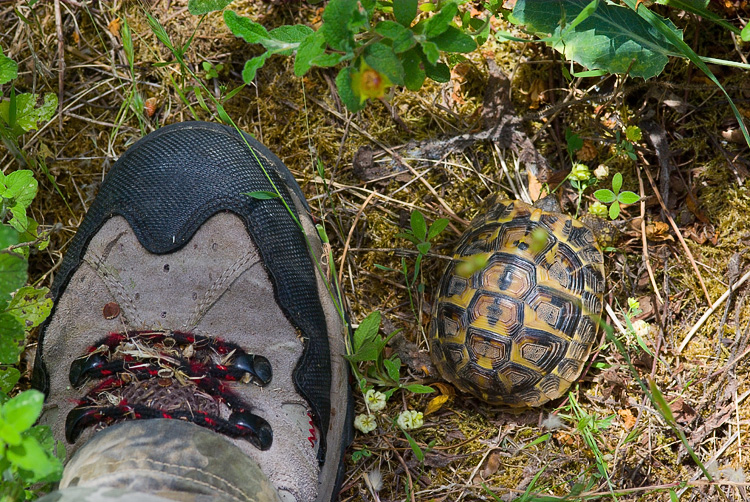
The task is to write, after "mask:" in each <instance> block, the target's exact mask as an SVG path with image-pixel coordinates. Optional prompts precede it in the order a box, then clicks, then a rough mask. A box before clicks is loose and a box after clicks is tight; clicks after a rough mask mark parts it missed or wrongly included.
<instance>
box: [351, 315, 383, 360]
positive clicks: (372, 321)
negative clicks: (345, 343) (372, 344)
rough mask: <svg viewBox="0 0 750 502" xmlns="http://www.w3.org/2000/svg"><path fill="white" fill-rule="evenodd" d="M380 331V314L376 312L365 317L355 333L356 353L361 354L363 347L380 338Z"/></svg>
mask: <svg viewBox="0 0 750 502" xmlns="http://www.w3.org/2000/svg"><path fill="white" fill-rule="evenodd" d="M378 330H380V312H379V311H377V310H375V311H373V312H371V313H370V315H368V316H367V317H365V318H364V319H363V320H362V322H361V323H359V326H358V327H357V329H356V330H355V331H354V352H355V353H356V352H359V349H360V348H361V347H362V345H363V344H364V343H365V342H366V341H369V340H372V339H374V338H375V337H377V336H378Z"/></svg>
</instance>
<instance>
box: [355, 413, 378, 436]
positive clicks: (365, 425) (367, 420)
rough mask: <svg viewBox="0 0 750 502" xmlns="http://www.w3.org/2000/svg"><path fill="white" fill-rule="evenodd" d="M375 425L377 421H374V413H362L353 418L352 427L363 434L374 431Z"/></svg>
mask: <svg viewBox="0 0 750 502" xmlns="http://www.w3.org/2000/svg"><path fill="white" fill-rule="evenodd" d="M377 426H378V423H377V422H376V421H375V415H370V414H367V415H366V414H364V413H362V414H361V415H357V416H356V417H355V418H354V427H355V428H356V429H357V430H359V431H361V432H364V433H365V434H367V433H368V432H372V431H374V430H375V428H376V427H377Z"/></svg>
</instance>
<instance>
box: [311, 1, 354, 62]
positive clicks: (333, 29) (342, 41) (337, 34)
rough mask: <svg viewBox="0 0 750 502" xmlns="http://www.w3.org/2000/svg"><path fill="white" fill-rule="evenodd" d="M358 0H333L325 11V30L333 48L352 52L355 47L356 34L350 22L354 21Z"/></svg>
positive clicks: (327, 39)
mask: <svg viewBox="0 0 750 502" xmlns="http://www.w3.org/2000/svg"><path fill="white" fill-rule="evenodd" d="M356 9H357V0H331V1H330V2H328V5H326V8H325V10H324V11H323V26H321V28H320V31H322V32H323V35H324V36H325V39H326V42H328V45H330V46H331V48H333V49H335V50H338V51H343V52H351V51H352V49H353V48H354V35H353V34H352V31H351V28H350V24H351V22H352V21H353V18H354V13H355V10H356Z"/></svg>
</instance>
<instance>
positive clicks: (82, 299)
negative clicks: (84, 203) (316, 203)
mask: <svg viewBox="0 0 750 502" xmlns="http://www.w3.org/2000/svg"><path fill="white" fill-rule="evenodd" d="M246 142H247V143H246ZM269 179H270V180H271V181H272V183H271V182H270V181H269ZM274 187H275V188H277V189H278V191H279V192H280V194H281V198H278V197H277V196H275V188H274ZM251 192H258V193H260V195H257V194H256V196H255V197H253V196H249V195H247V194H248V193H251ZM290 213H291V214H290ZM320 257H321V243H320V240H319V238H318V236H317V232H316V229H315V227H314V225H313V222H312V220H311V217H310V215H309V207H308V205H307V203H306V202H305V199H304V196H303V195H302V192H301V190H300V188H299V186H298V185H297V183H296V182H295V180H294V178H293V177H292V175H291V173H290V172H289V171H288V169H287V168H286V167H285V166H284V164H283V163H282V162H281V161H280V160H279V159H278V157H276V156H275V155H273V154H272V153H271V152H270V151H269V150H268V149H266V148H265V147H264V146H263V145H261V144H260V143H258V142H257V141H255V140H254V139H253V138H251V137H250V136H248V135H246V134H243V135H240V134H238V133H237V132H235V130H234V129H232V128H229V127H226V126H221V125H216V124H209V123H203V122H187V123H181V124H175V125H171V126H166V127H163V128H161V129H159V130H158V131H156V132H154V133H152V134H149V135H148V136H146V137H145V138H143V139H141V140H140V141H138V142H137V143H136V144H135V145H133V146H132V147H131V148H130V149H129V150H128V151H127V152H126V153H125V154H124V155H123V156H122V157H121V158H120V159H119V160H118V161H117V162H116V163H115V165H114V166H113V167H112V170H111V171H110V172H109V173H108V174H107V176H106V178H105V180H104V182H103V184H102V186H101V189H100V191H99V194H98V196H97V198H96V200H95V201H94V203H93V204H92V206H91V209H90V210H89V212H88V214H87V215H86V217H85V219H84V220H83V223H82V224H81V226H80V228H79V230H78V233H77V234H76V236H75V238H74V239H73V241H72V242H71V244H70V246H69V248H68V251H67V254H66V255H65V258H64V260H63V263H62V265H61V267H60V270H59V272H58V273H57V275H56V276H55V280H54V284H53V286H52V295H53V297H54V300H55V305H54V308H53V310H52V313H51V315H50V317H49V319H48V320H47V321H46V323H45V325H44V326H43V329H42V331H41V335H40V339H39V346H38V350H37V354H36V361H35V365H34V371H33V383H34V386H35V387H36V388H38V389H40V390H42V391H43V392H45V394H46V396H47V403H46V405H45V409H44V412H43V414H42V418H41V420H40V421H41V423H42V424H47V425H50V426H51V427H52V429H53V432H54V435H55V437H56V438H57V439H58V440H60V441H64V442H65V445H66V448H67V452H68V458H70V457H71V455H73V453H74V452H75V451H76V450H78V449H79V447H80V446H81V445H84V444H86V443H87V442H88V441H89V440H90V439H91V438H92V436H93V437H94V438H95V440H94V441H92V442H91V444H95V443H96V444H98V443H97V441H96V438H97V437H98V436H99V435H104V434H107V431H111V433H110V434H109V436H117V441H119V443H118V444H119V445H120V446H118V447H117V448H115V449H116V450H117V451H118V452H120V451H121V453H117V454H112V453H111V451H110V453H109V454H108V455H110V456H114V458H111V459H109V460H100V459H99V458H98V457H97V455H99V454H101V455H104V451H106V450H107V449H109V450H111V449H112V448H113V447H112V446H111V444H110V445H109V446H102V447H101V448H100V450H96V448H99V447H98V446H97V447H89V448H84V450H86V453H85V454H84V453H83V451H81V452H80V454H81V455H83V456H85V457H86V462H88V463H89V464H91V465H96V464H101V463H106V462H111V463H112V465H114V464H115V463H117V462H127V461H128V455H131V456H132V455H135V454H134V453H132V452H130V453H128V447H127V445H128V444H130V443H129V441H130V439H129V436H128V434H133V435H134V437H136V436H137V437H139V438H141V439H138V440H137V441H136V440H134V442H135V443H138V444H139V445H140V444H142V443H143V441H142V436H143V435H144V434H145V435H148V434H149V433H150V429H151V427H149V426H147V424H148V423H149V422H138V423H139V424H143V425H144V426H146V427H145V429H144V427H140V428H139V429H138V432H129V431H130V430H131V429H132V430H135V429H134V428H131V429H128V427H127V425H126V424H128V423H131V422H130V421H131V420H136V421H137V419H160V420H158V421H154V422H153V423H154V427H153V430H154V431H158V430H162V428H163V427H167V428H169V427H170V426H169V425H168V424H169V423H172V424H176V425H175V427H173V428H172V429H173V431H172V434H175V432H174V431H176V430H178V429H179V430H180V431H181V432H180V433H179V434H182V435H183V436H181V437H186V436H185V435H189V436H190V438H191V439H192V435H191V433H190V432H189V431H191V430H200V431H201V433H203V429H206V430H211V431H215V432H216V433H218V434H220V435H221V436H223V437H224V438H226V439H227V440H228V441H229V442H230V443H232V444H233V445H234V446H230V445H228V444H226V443H219V444H220V445H221V444H225V445H226V448H227V449H226V451H227V452H235V451H239V450H241V452H242V453H243V454H244V455H246V456H247V457H249V458H250V459H251V460H252V461H254V462H257V464H258V465H259V466H260V470H261V471H262V473H263V474H264V475H265V476H267V478H268V480H270V483H271V485H273V487H275V489H276V490H277V492H278V495H279V497H280V498H281V499H282V500H284V501H287V500H289V501H298V502H301V501H311V500H331V499H332V498H335V497H336V495H337V492H338V486H339V483H340V480H341V476H340V475H341V473H342V459H343V450H344V448H345V447H346V446H347V445H348V444H349V442H350V439H351V428H350V424H351V413H352V409H351V395H350V389H349V387H348V383H347V376H348V373H347V371H348V369H347V366H346V362H345V360H344V358H343V355H344V353H345V348H344V336H345V335H344V325H343V323H342V315H340V313H339V310H338V309H337V307H336V302H334V301H333V300H332V297H331V294H330V293H329V289H328V288H327V287H326V283H325V281H324V279H323V277H322V275H321V274H322V273H325V271H324V270H323V269H322V268H321V265H320V264H321V261H320ZM338 303H340V302H338ZM161 419H168V420H167V421H166V423H167V425H164V422H165V421H164V420H161ZM169 419H171V422H170V420H169ZM178 422H179V423H178ZM184 422H191V423H192V424H195V425H191V424H184ZM113 424H118V425H117V426H116V427H112V428H111V429H105V430H104V431H101V432H98V431H100V430H101V429H104V428H106V427H108V426H110V425H113ZM156 424H159V427H156ZM184 426H187V427H188V429H186V430H187V431H188V432H184V431H183V429H184V428H185V427H184ZM199 427H200V428H203V429H200V428H199ZM115 429H117V431H116V434H115ZM157 433H158V432H154V434H157ZM209 436H210V437H211V438H213V437H214V435H209ZM197 437H198V435H196V438H197ZM216 437H218V436H216ZM110 439H111V438H110ZM196 441H197V439H196ZM220 441H224V440H223V439H221V440H220ZM99 443H106V441H99ZM135 443H133V444H134V446H133V448H136V446H135ZM185 443H186V444H188V443H189V444H190V445H193V446H194V442H190V441H187V438H186V441H185ZM170 444H171V445H172V446H170V447H164V448H158V447H157V448H153V447H151V448H150V449H153V450H164V449H170V450H174V449H175V448H174V442H172V443H170ZM123 445H124V446H123ZM193 446H186V448H190V447H193ZM212 448H213V447H212ZM237 448H239V450H237ZM92 449H93V450H96V451H93V453H92V451H91V450H92ZM219 449H220V450H221V448H219ZM222 451H223V450H222ZM162 453H164V452H153V455H154V456H153V457H149V460H148V465H157V466H160V465H173V464H175V463H180V462H182V460H180V456H179V452H177V454H176V456H175V452H174V451H170V452H169V453H170V456H169V457H168V458H167V460H164V459H163V458H162V457H158V455H159V454H162ZM214 454H215V452H214ZM232 454H233V455H234V453H232ZM81 455H79V456H81ZM138 455H143V452H139V453H138ZM145 455H146V456H149V455H152V453H150V452H147V453H145ZM157 457H158V458H157ZM102 458H104V457H102ZM159 458H161V460H159ZM76 462H77V464H76ZM202 462H203V463H204V464H208V467H207V466H206V465H202V466H196V468H197V467H200V469H203V470H206V469H208V470H211V468H212V465H214V464H216V463H217V462H215V461H202ZM80 463H81V461H80V459H79V458H78V457H76V458H74V459H73V460H72V461H71V463H70V464H69V465H68V467H66V472H65V474H64V478H63V481H62V484H61V487H63V486H66V485H67V486H73V485H79V486H80V485H85V484H86V480H85V479H83V478H82V477H81V475H80V473H74V474H68V470H69V469H68V468H69V467H70V465H73V464H76V465H78V464H80ZM240 463H241V462H240ZM182 467H185V466H182ZM187 467H188V468H190V466H187ZM158 468H159V467H156V469H158ZM222 469H223V468H216V467H215V465H214V471H218V472H213V471H212V472H211V473H210V475H209V476H208V478H209V481H208V482H207V483H209V484H210V479H213V478H215V477H218V476H221V474H222V472H221V471H222ZM141 470H142V466H141ZM84 477H85V476H84ZM204 481H205V480H203V481H200V483H203V482H204ZM97 482H101V480H99V481H97ZM130 482H131V485H132V484H134V485H135V486H138V483H137V480H136V481H135V482H133V481H132V480H131V481H130ZM230 482H234V481H231V480H230ZM92 483H94V481H92ZM144 485H145V484H144Z"/></svg>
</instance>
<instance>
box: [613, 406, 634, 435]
mask: <svg viewBox="0 0 750 502" xmlns="http://www.w3.org/2000/svg"><path fill="white" fill-rule="evenodd" d="M617 414H618V415H620V418H622V427H623V428H624V429H625V430H626V431H629V430H631V429H632V428H633V427H635V422H636V418H635V417H634V416H633V412H632V411H630V410H629V409H628V408H625V409H623V410H618V411H617Z"/></svg>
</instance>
